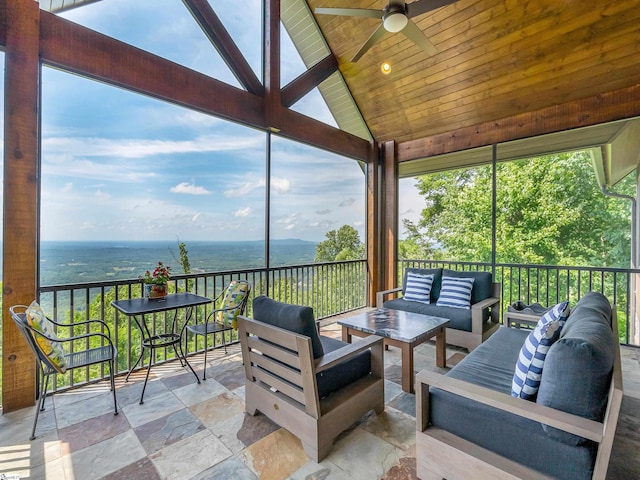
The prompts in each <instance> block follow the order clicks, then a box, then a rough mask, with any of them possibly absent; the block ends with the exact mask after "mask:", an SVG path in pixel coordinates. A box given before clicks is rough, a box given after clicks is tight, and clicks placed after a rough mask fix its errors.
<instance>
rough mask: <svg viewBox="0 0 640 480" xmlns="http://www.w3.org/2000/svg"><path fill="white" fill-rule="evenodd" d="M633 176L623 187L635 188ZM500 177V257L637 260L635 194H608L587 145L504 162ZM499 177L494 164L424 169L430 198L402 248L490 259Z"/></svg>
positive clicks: (553, 261)
mask: <svg viewBox="0 0 640 480" xmlns="http://www.w3.org/2000/svg"><path fill="white" fill-rule="evenodd" d="M633 180H634V178H633V177H632V176H629V177H627V178H626V179H625V180H624V181H623V182H621V183H620V184H619V185H618V186H617V187H616V190H617V191H619V192H621V193H632V192H633V189H634V183H633ZM496 181H497V190H496V192H497V193H496V195H497V199H496V259H497V261H498V262H501V263H532V264H550V265H593V266H612V267H628V266H629V255H630V221H631V220H630V213H629V210H630V206H629V202H628V201H626V200H621V199H616V198H611V197H607V196H604V195H603V194H602V192H601V191H600V189H599V188H598V185H597V182H596V179H595V175H594V173H593V168H592V166H591V163H590V160H589V155H588V153H587V152H574V153H562V154H557V155H548V156H543V157H537V158H531V159H526V160H519V161H514V162H505V163H501V164H499V165H498V168H497V177H496ZM491 185H492V168H491V166H490V165H489V166H484V167H479V168H473V169H466V170H456V171H448V172H441V173H436V174H431V175H424V176H422V177H419V178H418V183H417V187H418V190H419V192H420V194H421V195H423V196H424V198H425V201H426V206H425V208H424V209H423V211H422V216H421V219H420V221H419V222H417V223H416V224H414V223H411V222H408V221H407V222H405V228H407V231H408V237H407V240H405V241H404V242H402V243H403V244H404V243H406V244H407V245H408V246H406V247H405V246H401V247H400V249H399V251H400V255H401V256H403V254H404V255H406V254H411V253H414V251H413V250H412V248H413V249H414V250H415V249H416V248H417V247H421V248H422V250H421V251H420V250H419V251H418V253H420V254H423V255H428V257H424V258H429V257H430V258H435V259H449V260H459V261H485V262H486V261H490V259H491V248H492V246H491ZM403 249H404V250H403ZM403 258H409V257H407V256H403ZM414 258H415V257H414Z"/></svg>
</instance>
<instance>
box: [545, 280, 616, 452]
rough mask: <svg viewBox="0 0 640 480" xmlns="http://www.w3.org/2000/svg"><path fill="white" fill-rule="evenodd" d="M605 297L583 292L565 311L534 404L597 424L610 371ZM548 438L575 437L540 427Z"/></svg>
mask: <svg viewBox="0 0 640 480" xmlns="http://www.w3.org/2000/svg"><path fill="white" fill-rule="evenodd" d="M611 318H612V315H611V305H610V304H609V301H608V300H607V298H606V297H605V296H604V295H602V294H600V293H596V292H589V293H587V294H586V295H585V296H584V297H582V298H581V299H580V301H579V302H578V303H577V304H576V306H575V307H574V308H573V310H572V311H571V314H570V315H569V318H568V319H567V323H566V324H565V325H564V327H563V329H562V332H561V333H560V339H559V340H558V341H557V342H555V343H554V344H553V345H552V346H551V348H550V349H549V352H548V353H547V358H546V360H545V364H544V370H543V371H542V379H541V383H540V390H539V391H538V398H537V403H540V404H542V405H546V406H548V407H552V408H555V409H558V410H563V411H565V412H569V413H573V414H575V415H579V416H581V417H585V418H589V419H591V420H596V421H602V419H603V417H604V412H605V409H606V407H607V400H608V394H609V385H610V383H611V375H612V372H613V361H614V356H615V342H616V341H617V339H615V338H613V331H612V329H611ZM545 430H546V431H547V432H548V434H549V435H551V436H553V437H554V438H557V439H559V440H562V441H564V442H567V443H570V444H573V445H576V444H578V443H581V442H584V441H585V440H584V439H583V438H581V437H578V436H575V435H571V434H569V433H566V432H561V431H559V430H557V429H554V428H552V427H547V426H545Z"/></svg>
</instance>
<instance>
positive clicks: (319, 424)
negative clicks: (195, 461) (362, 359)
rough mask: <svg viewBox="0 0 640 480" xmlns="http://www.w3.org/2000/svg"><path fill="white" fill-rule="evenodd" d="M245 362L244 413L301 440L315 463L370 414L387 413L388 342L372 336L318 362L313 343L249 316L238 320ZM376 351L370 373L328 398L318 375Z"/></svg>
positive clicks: (336, 351)
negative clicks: (323, 394)
mask: <svg viewBox="0 0 640 480" xmlns="http://www.w3.org/2000/svg"><path fill="white" fill-rule="evenodd" d="M238 332H239V337H240V344H241V346H242V358H243V361H244V367H245V373H246V379H247V380H246V384H245V409H246V412H247V413H249V414H250V415H255V414H256V413H257V412H258V411H260V412H262V413H263V414H264V415H266V416H267V417H268V418H270V419H271V420H272V421H274V422H275V423H277V424H278V425H280V426H281V427H283V428H286V429H287V430H289V432H291V433H292V434H293V435H295V436H296V437H298V438H299V439H300V440H301V442H302V446H303V448H304V451H305V452H306V454H307V455H308V456H309V457H310V458H311V459H312V460H314V461H316V462H320V461H321V460H322V459H323V458H325V457H326V456H327V455H328V454H329V452H330V451H331V448H332V447H333V441H334V439H335V437H336V436H338V435H339V434H340V433H342V432H343V431H344V430H346V429H347V428H349V427H350V426H351V425H353V424H354V423H355V422H356V421H357V420H358V419H360V418H361V417H362V416H363V415H364V414H365V413H367V412H368V411H369V410H372V409H373V410H375V411H376V413H378V414H380V413H382V412H383V410H384V363H383V339H382V338H381V337H378V336H375V335H372V336H370V337H368V338H366V339H364V340H360V341H358V342H356V343H353V344H348V345H346V346H345V347H342V348H339V349H338V350H334V351H332V352H330V353H327V354H325V355H324V356H322V357H320V358H317V359H315V360H314V358H313V350H312V347H311V339H310V338H309V337H307V336H304V335H299V334H297V333H293V332H290V331H288V330H285V329H282V328H279V327H275V326H273V325H270V324H267V323H263V322H260V321H257V320H253V319H249V318H246V317H242V316H241V317H238ZM365 350H370V351H371V373H370V374H369V375H368V376H366V377H363V378H361V379H359V380H357V381H356V382H353V383H351V384H349V385H347V386H346V387H343V388H341V389H340V390H338V391H336V392H334V393H331V394H330V395H328V396H327V397H325V398H319V397H318V386H317V382H316V374H318V373H320V372H324V371H326V370H327V369H329V368H331V367H333V366H336V365H340V364H341V363H343V362H345V361H346V360H348V359H350V358H353V357H354V356H356V355H358V354H359V353H360V352H363V351H365Z"/></svg>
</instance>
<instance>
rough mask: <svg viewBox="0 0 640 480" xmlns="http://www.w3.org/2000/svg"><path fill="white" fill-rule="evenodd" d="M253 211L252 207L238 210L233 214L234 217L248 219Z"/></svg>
mask: <svg viewBox="0 0 640 480" xmlns="http://www.w3.org/2000/svg"><path fill="white" fill-rule="evenodd" d="M252 211H253V210H252V209H251V207H247V208H241V209H239V210H236V211H235V212H233V216H234V217H248V216H249V215H251V212H252Z"/></svg>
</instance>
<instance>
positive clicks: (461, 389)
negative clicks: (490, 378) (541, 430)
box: [416, 370, 604, 443]
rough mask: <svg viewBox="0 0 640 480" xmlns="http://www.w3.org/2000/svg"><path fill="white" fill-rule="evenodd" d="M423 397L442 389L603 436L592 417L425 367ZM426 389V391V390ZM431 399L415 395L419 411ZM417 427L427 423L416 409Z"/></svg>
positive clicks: (421, 380) (571, 429)
mask: <svg viewBox="0 0 640 480" xmlns="http://www.w3.org/2000/svg"><path fill="white" fill-rule="evenodd" d="M416 382H417V385H418V389H417V390H420V393H419V395H420V397H423V396H424V395H427V396H428V395H429V386H433V387H436V388H440V389H442V390H445V391H447V392H451V393H453V394H455V395H460V396H462V397H464V398H468V399H470V400H474V401H476V402H478V403H482V404H484V405H488V406H490V407H494V408H497V409H499V410H502V411H505V412H508V413H511V414H514V415H518V416H520V417H523V418H527V419H529V420H533V421H536V422H540V423H544V424H545V425H549V426H551V427H554V428H557V429H560V430H563V431H565V432H568V433H572V434H574V435H578V436H580V437H584V438H587V439H589V440H593V441H595V442H598V443H600V442H601V441H602V438H603V435H604V425H603V424H602V423H600V422H596V421H594V420H589V419H586V418H584V417H580V416H578V415H573V414H571V413H567V412H563V411H561V410H556V409H554V408H551V407H546V406H544V405H539V404H537V403H534V402H531V401H529V400H523V399H521V398H515V397H512V396H511V395H507V394H506V393H501V392H496V391H495V390H491V389H489V388H486V387H481V386H478V385H474V384H472V383H469V382H465V381H463V380H459V379H457V378H451V377H447V376H445V375H441V374H438V373H435V372H429V371H426V370H423V371H422V372H420V373H418V375H417V376H416ZM423 388H424V389H425V390H423ZM425 403H426V405H428V400H427V401H425V399H424V398H421V399H420V400H418V398H416V408H417V409H418V410H420V409H421V408H424V405H425ZM416 414H417V417H416V423H417V427H418V429H420V428H421V427H422V428H423V429H424V428H426V424H427V423H428V418H427V417H426V415H428V413H427V412H422V411H417V412H416Z"/></svg>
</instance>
